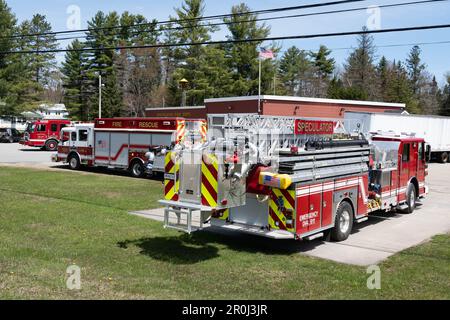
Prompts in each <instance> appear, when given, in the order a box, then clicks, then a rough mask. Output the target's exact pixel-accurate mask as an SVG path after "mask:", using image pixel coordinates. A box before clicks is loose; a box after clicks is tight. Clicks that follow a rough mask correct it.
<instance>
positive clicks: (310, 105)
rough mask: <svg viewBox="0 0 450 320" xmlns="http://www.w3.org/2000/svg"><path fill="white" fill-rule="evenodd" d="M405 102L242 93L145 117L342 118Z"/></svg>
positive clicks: (398, 110) (154, 111)
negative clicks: (248, 94)
mask: <svg viewBox="0 0 450 320" xmlns="http://www.w3.org/2000/svg"><path fill="white" fill-rule="evenodd" d="M405 107H406V106H405V104H402V103H386V102H372V101H354V100H335V99H321V98H304V97H288V96H270V95H263V96H259V97H258V96H246V97H229V98H217V99H207V100H205V105H204V106H200V107H170V108H149V109H147V111H146V115H147V117H184V118H206V115H207V114H217V113H258V114H261V115H273V116H298V117H310V118H333V119H341V118H344V114H345V112H346V111H356V112H371V113H378V112H381V113H385V112H391V113H401V112H403V111H404V110H405Z"/></svg>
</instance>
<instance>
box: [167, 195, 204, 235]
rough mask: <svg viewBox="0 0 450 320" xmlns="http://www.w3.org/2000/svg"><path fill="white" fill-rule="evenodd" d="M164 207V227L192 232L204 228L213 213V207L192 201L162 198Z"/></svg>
mask: <svg viewBox="0 0 450 320" xmlns="http://www.w3.org/2000/svg"><path fill="white" fill-rule="evenodd" d="M159 203H161V204H163V205H165V206H166V208H165V209H164V228H166V229H174V230H177V231H182V232H186V233H188V234H191V233H193V232H195V231H198V230H202V229H203V228H204V227H205V224H206V220H207V219H208V218H209V217H210V215H211V213H210V212H211V208H210V207H205V206H201V205H196V204H190V203H181V202H175V201H166V200H161V201H159Z"/></svg>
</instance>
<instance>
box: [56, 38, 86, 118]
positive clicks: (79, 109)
mask: <svg viewBox="0 0 450 320" xmlns="http://www.w3.org/2000/svg"><path fill="white" fill-rule="evenodd" d="M84 47H85V44H84V43H82V42H80V41H79V40H74V41H73V42H72V43H71V44H70V45H69V47H68V49H69V50H82V49H83V48H84ZM86 64H87V56H86V53H84V52H82V51H68V52H67V53H66V56H65V61H64V62H63V64H62V68H61V71H62V73H63V75H64V80H63V81H64V89H65V96H64V103H65V104H66V107H67V110H68V111H69V113H70V115H71V117H73V118H74V119H77V120H88V110H87V104H88V100H89V99H88V96H89V95H88V94H87V93H86V90H87V86H86V81H88V77H87V74H86Z"/></svg>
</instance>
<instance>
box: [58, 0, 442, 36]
mask: <svg viewBox="0 0 450 320" xmlns="http://www.w3.org/2000/svg"><path fill="white" fill-rule="evenodd" d="M444 1H449V0H421V1H412V2H401V3H393V4H387V5H380V6H377V7H378V8H380V9H383V8H394V7H403V6H410V5H418V4H427V3H429V4H432V3H439V2H444ZM363 10H367V7H358V8H350V9H341V10H331V11H323V12H312V13H304V14H295V15H287V16H277V17H267V18H257V19H252V20H241V21H233V22H220V23H212V24H209V26H221V25H233V24H241V23H249V22H259V21H271V20H281V19H292V18H301V17H309V16H319V15H327V14H337V13H347V12H356V11H363ZM203 26H208V25H203ZM190 28H192V27H173V28H164V29H159V30H155V31H154V32H161V31H170V30H183V29H190ZM149 32H152V31H148V30H139V31H133V32H131V34H133V35H137V34H141V33H149ZM112 35H113V34H112ZM86 37H87V35H80V36H76V37H65V38H57V39H56V40H57V41H63V40H74V39H82V38H86Z"/></svg>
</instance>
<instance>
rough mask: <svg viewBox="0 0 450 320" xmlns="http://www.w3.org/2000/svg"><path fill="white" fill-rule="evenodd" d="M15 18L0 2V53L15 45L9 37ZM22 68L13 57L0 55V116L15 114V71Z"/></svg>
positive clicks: (13, 27) (12, 31)
mask: <svg viewBox="0 0 450 320" xmlns="http://www.w3.org/2000/svg"><path fill="white" fill-rule="evenodd" d="M16 22H17V21H16V18H15V16H14V14H12V13H11V9H10V8H9V7H8V5H7V3H6V1H4V0H0V51H1V52H8V51H11V50H13V49H14V46H15V43H14V40H13V39H12V38H11V36H12V35H13V34H14V32H15V30H16ZM16 58H17V57H16ZM20 67H22V66H21V65H20V64H18V62H17V60H14V57H13V55H7V54H2V55H0V115H10V114H14V113H15V112H16V107H17V99H18V97H19V95H18V92H17V90H14V91H13V87H14V84H15V82H16V75H17V73H16V71H18V70H17V69H19V68H20Z"/></svg>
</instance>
